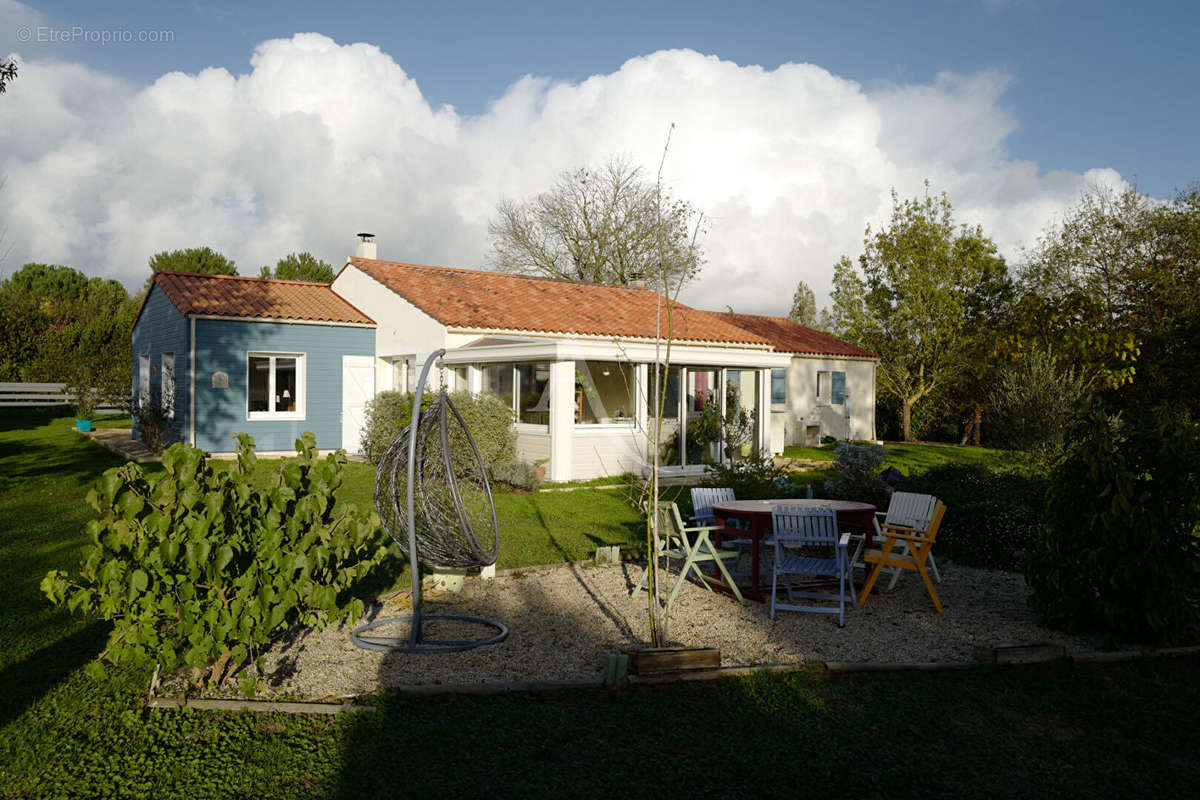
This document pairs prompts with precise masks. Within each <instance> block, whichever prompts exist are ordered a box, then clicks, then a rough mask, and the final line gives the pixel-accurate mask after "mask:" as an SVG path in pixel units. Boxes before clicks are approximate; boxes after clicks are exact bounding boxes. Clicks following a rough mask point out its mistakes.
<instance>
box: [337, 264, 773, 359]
mask: <svg viewBox="0 0 1200 800" xmlns="http://www.w3.org/2000/svg"><path fill="white" fill-rule="evenodd" d="M350 264H351V265H352V266H354V267H356V268H358V269H360V270H362V271H363V272H364V273H366V274H367V275H369V276H371V277H372V278H374V279H375V280H376V281H378V282H379V283H381V284H383V285H384V286H386V287H387V288H389V289H391V290H392V291H393V292H395V293H396V294H398V295H400V296H401V297H403V298H404V299H406V300H408V301H409V302H410V303H412V304H413V305H415V306H416V307H417V308H419V309H421V310H422V311H424V312H425V313H426V314H428V315H429V316H431V317H433V318H434V319H436V320H437V321H438V322H441V323H442V324H443V325H446V326H447V327H451V328H475V329H501V330H511V331H523V332H542V333H573V334H581V335H593V336H622V337H637V338H648V339H650V338H654V334H655V330H654V327H655V326H654V320H655V312H656V304H657V301H658V295H657V293H655V292H654V291H652V290H650V289H645V288H638V287H633V286H615V285H610V284H597V283H582V282H577V281H566V280H555V279H552V278H538V277H532V276H527V275H513V274H509V273H504V272H485V271H483V270H475V269H454V268H447V267H428V266H420V265H416V264H404V263H400V262H395V261H378V260H374V259H362V258H352V259H350ZM665 320H666V314H665V313H663V324H665ZM672 322H673V333H674V338H675V340H676V341H694V342H723V343H730V344H755V345H764V344H768V342H767V340H766V339H764V338H763V337H762V336H760V335H758V334H756V333H754V332H752V331H748V330H746V329H744V328H741V327H739V326H737V325H734V324H732V323H730V322H727V321H726V320H724V319H722V318H721V317H720V315H716V314H709V313H708V312H705V311H697V310H696V309H694V308H689V307H688V306H685V305H683V304H682V303H675V304H674V311H673V313H672Z"/></svg>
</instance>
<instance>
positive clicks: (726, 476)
mask: <svg viewBox="0 0 1200 800" xmlns="http://www.w3.org/2000/svg"><path fill="white" fill-rule="evenodd" d="M703 485H705V486H715V487H722V486H724V487H729V488H731V489H733V494H734V496H735V497H737V499H739V500H765V499H767V498H772V497H787V496H789V495H790V494H794V493H795V489H794V487H793V486H792V483H791V481H790V480H789V478H788V473H787V470H785V469H783V468H782V467H777V466H775V461H774V459H772V458H771V457H770V456H752V457H750V458H743V459H742V460H740V461H734V462H733V463H731V464H719V465H716V466H713V467H711V468H710V469H709V471H708V474H707V475H705V476H704V484H703Z"/></svg>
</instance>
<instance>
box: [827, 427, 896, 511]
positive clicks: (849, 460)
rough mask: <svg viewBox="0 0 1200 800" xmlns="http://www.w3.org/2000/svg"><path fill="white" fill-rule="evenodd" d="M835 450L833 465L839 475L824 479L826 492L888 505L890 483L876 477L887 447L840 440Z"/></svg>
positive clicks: (837, 497) (833, 496)
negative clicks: (829, 479)
mask: <svg viewBox="0 0 1200 800" xmlns="http://www.w3.org/2000/svg"><path fill="white" fill-rule="evenodd" d="M834 452H836V453H837V455H836V457H835V458H834V460H833V465H834V468H835V469H836V470H837V474H838V476H837V478H836V479H834V480H832V481H826V483H825V494H826V495H828V496H829V497H830V498H832V499H835V500H855V501H858V502H860V503H870V504H871V505H873V506H875V507H876V508H879V509H884V508H887V505H888V500H889V499H890V498H891V496H892V487H890V486H888V485H887V483H886V482H884V480H883V479H882V478H880V477H879V466H880V465H881V464H882V463H883V460H884V459H885V458H887V450H886V449H884V448H883V447H882V446H881V445H877V444H850V443H849V442H842V443H841V444H839V445H838V446H837V447H836V448H835V450H834Z"/></svg>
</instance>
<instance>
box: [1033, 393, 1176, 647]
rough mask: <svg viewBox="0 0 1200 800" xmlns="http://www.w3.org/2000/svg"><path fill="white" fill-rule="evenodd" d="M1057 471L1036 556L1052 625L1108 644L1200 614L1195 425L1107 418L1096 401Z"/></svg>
mask: <svg viewBox="0 0 1200 800" xmlns="http://www.w3.org/2000/svg"><path fill="white" fill-rule="evenodd" d="M1067 442H1068V444H1067V452H1066V455H1065V457H1064V458H1063V460H1062V462H1060V464H1059V465H1058V467H1057V468H1056V469H1055V471H1054V473H1053V474H1052V476H1051V484H1050V491H1049V498H1048V499H1049V502H1048V504H1047V530H1046V537H1045V539H1044V541H1043V542H1042V544H1041V546H1040V547H1038V548H1037V549H1036V550H1035V551H1034V552H1033V553H1032V554H1031V557H1030V559H1029V564H1028V566H1027V568H1026V576H1027V578H1028V580H1029V585H1030V588H1031V589H1032V590H1033V593H1032V595H1031V596H1030V599H1029V602H1030V605H1031V606H1033V608H1034V609H1036V610H1037V611H1038V612H1040V613H1041V614H1042V616H1043V618H1044V619H1045V621H1046V622H1047V623H1048V624H1050V625H1053V626H1055V627H1061V628H1064V629H1066V630H1069V631H1085V630H1091V631H1098V632H1100V633H1102V634H1103V635H1104V636H1105V637H1106V638H1107V639H1109V640H1110V641H1130V640H1132V641H1139V640H1164V639H1172V638H1176V637H1178V636H1179V634H1181V633H1183V632H1184V631H1185V630H1187V628H1188V626H1189V625H1191V624H1192V623H1193V622H1194V621H1195V620H1196V605H1195V602H1194V600H1195V598H1194V597H1193V596H1192V595H1193V592H1194V591H1195V581H1196V578H1197V576H1198V574H1200V544H1198V542H1200V540H1198V538H1197V537H1198V534H1200V528H1198V526H1200V467H1197V458H1198V457H1200V437H1198V435H1197V430H1196V427H1195V425H1194V424H1192V423H1176V422H1165V423H1157V422H1154V421H1152V420H1150V419H1140V420H1138V421H1137V422H1135V423H1132V424H1124V423H1123V422H1122V420H1120V419H1119V418H1115V417H1114V418H1109V417H1108V415H1107V413H1106V411H1105V408H1104V406H1103V404H1102V403H1100V402H1099V401H1093V402H1092V403H1090V404H1089V406H1088V408H1087V409H1086V411H1085V413H1084V414H1083V415H1082V417H1081V419H1080V421H1079V422H1078V423H1077V424H1076V426H1075V427H1074V428H1073V429H1072V431H1071V432H1070V434H1069V435H1068V439H1067Z"/></svg>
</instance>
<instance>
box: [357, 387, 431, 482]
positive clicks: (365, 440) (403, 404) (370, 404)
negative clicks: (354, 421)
mask: <svg viewBox="0 0 1200 800" xmlns="http://www.w3.org/2000/svg"><path fill="white" fill-rule="evenodd" d="M432 401H433V395H431V394H429V393H428V392H427V393H426V394H425V397H424V398H422V400H421V408H425V407H427V406H428V405H429V403H430V402H432ZM365 417H366V419H365V421H364V422H363V430H362V438H361V440H360V442H359V444H360V445H361V446H362V453H363V456H364V457H365V458H366V459H367V460H368V461H370V462H371V463H372V464H378V463H379V459H381V458H383V454H384V452H386V451H387V449H388V447H390V446H391V444H392V442H394V441H395V440H396V437H397V436H399V435H400V434H401V433H402V432H403V431H404V427H405V426H406V425H408V423H409V422H410V421H411V420H412V393H411V392H397V391H386V392H380V393H378V394H377V395H375V396H374V397H372V398H371V399H370V400H368V401H367V408H366V412H365Z"/></svg>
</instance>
